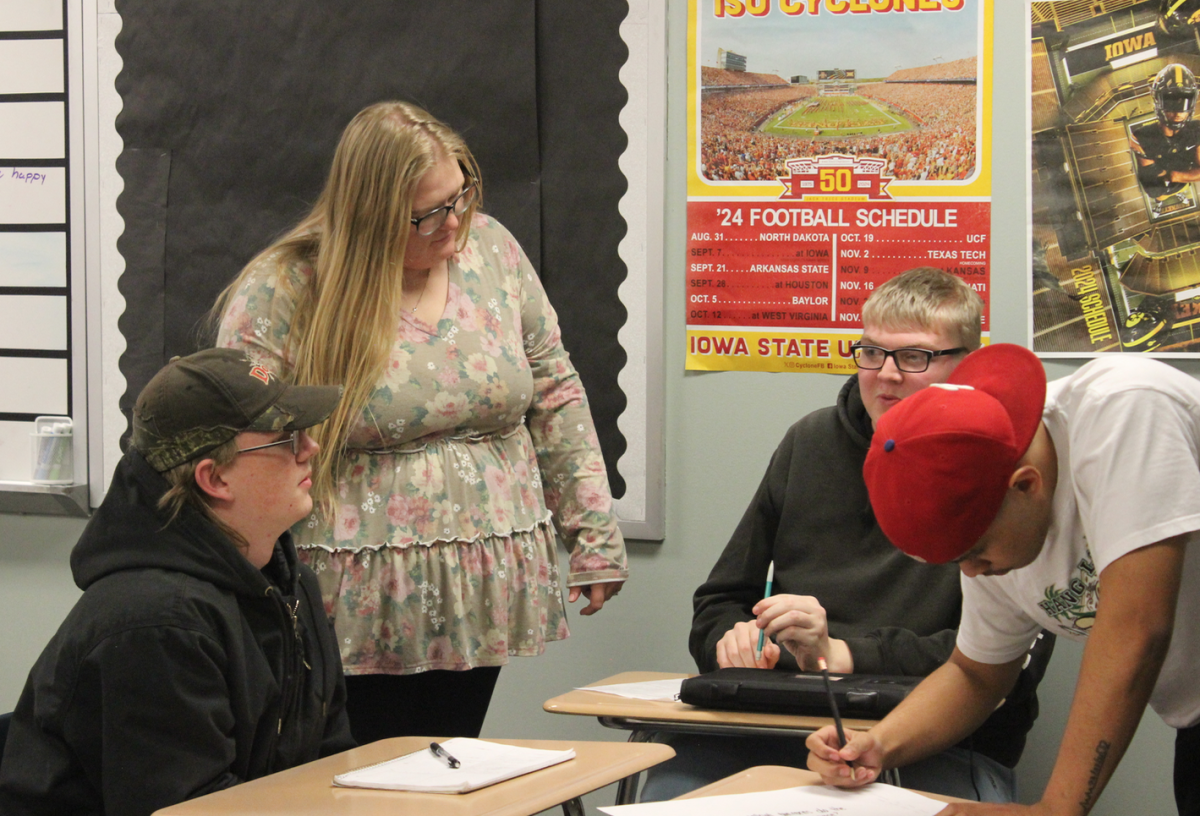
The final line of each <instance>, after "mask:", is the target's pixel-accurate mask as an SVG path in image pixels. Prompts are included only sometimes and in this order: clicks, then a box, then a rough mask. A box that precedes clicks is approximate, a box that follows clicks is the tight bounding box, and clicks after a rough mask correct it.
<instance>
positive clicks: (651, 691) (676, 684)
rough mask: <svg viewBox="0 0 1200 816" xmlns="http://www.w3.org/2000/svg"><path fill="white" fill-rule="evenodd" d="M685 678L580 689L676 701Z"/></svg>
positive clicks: (639, 698)
mask: <svg viewBox="0 0 1200 816" xmlns="http://www.w3.org/2000/svg"><path fill="white" fill-rule="evenodd" d="M682 685H683V678H682V677H677V678H675V679H673V680H647V681H646V682H644V683H613V684H612V685H608V686H586V687H583V686H581V687H579V689H577V690H579V691H599V692H603V693H604V694H615V695H617V696H618V697H628V698H630V699H632V700H666V701H667V702H674V701H675V700H678V699H679V689H680V687H681V686H682Z"/></svg>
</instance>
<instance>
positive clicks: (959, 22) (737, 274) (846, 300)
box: [686, 0, 992, 374]
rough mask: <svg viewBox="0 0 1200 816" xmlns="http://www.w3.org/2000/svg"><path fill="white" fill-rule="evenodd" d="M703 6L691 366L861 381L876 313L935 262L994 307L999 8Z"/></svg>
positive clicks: (971, 4)
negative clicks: (879, 299)
mask: <svg viewBox="0 0 1200 816" xmlns="http://www.w3.org/2000/svg"><path fill="white" fill-rule="evenodd" d="M690 14H691V17H690V21H689V30H688V46H689V49H688V58H689V66H688V67H689V70H688V168H687V178H688V249H687V251H688V256H687V340H686V342H687V367H688V368H689V369H698V370H743V371H790V372H821V373H830V374H845V373H850V372H853V371H854V370H855V367H854V361H853V356H852V352H851V349H850V346H851V344H852V343H853V342H854V341H855V340H857V339H858V337H859V336H860V334H861V332H862V322H861V315H862V304H863V302H864V301H865V300H866V299H867V298H868V297H869V296H870V294H871V292H872V291H874V289H875V288H877V287H878V286H879V285H881V284H882V283H884V282H886V281H887V280H889V279H890V278H892V277H894V276H895V275H897V274H899V273H900V272H903V271H905V270H906V269H911V268H913V267H917V266H934V267H937V268H940V269H945V270H947V271H948V272H950V273H952V274H955V275H959V276H961V277H962V278H963V279H964V280H965V281H967V282H968V283H969V284H970V285H971V286H972V287H974V288H975V290H976V291H977V292H979V294H980V296H981V297H982V298H983V300H984V303H985V304H987V303H988V302H989V299H990V292H989V285H990V277H989V275H990V254H991V197H990V196H991V159H990V148H991V142H990V140H991V131H992V128H991V118H990V117H991V99H990V87H991V25H992V7H991V0H691V5H690ZM985 315H986V312H985ZM985 321H986V317H985ZM988 329H989V327H988V325H987V323H986V322H985V325H984V332H985V336H986V334H987V332H988Z"/></svg>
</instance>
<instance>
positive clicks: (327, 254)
mask: <svg viewBox="0 0 1200 816" xmlns="http://www.w3.org/2000/svg"><path fill="white" fill-rule="evenodd" d="M443 157H449V158H451V159H454V160H455V161H457V162H458V163H459V166H460V167H461V168H462V171H463V175H465V176H466V177H467V180H468V182H472V181H473V182H475V184H476V191H477V195H476V197H475V201H474V202H473V203H472V205H471V206H470V207H469V208H468V209H467V211H466V212H465V213H464V214H463V216H462V217H461V218H460V219H459V226H458V230H457V233H456V234H455V244H456V247H457V248H458V249H459V250H461V249H462V248H463V247H464V246H465V245H466V240H467V233H468V232H469V230H470V225H471V219H472V218H473V216H474V214H475V212H476V210H477V209H478V207H479V202H480V200H481V199H482V197H483V190H482V186H481V184H480V179H479V168H478V166H477V165H476V163H475V158H474V157H473V156H472V155H471V151H470V150H469V149H468V148H467V146H466V144H465V143H464V142H463V140H462V138H461V137H459V135H458V134H457V133H455V132H454V131H453V130H451V129H450V128H449V127H448V126H446V125H445V124H443V123H442V122H440V121H438V120H437V119H435V118H434V117H433V116H432V115H431V114H429V113H428V112H427V111H424V110H422V109H421V108H419V107H417V106H416V105H412V104H409V103H407V102H379V103H376V104H374V105H371V106H370V107H368V108H365V109H363V110H362V111H360V112H359V113H358V115H356V116H355V117H354V119H353V120H351V122H350V124H349V125H347V126H346V129H345V130H344V131H343V132H342V137H341V140H340V141H339V142H338V146H337V151H336V152H335V153H334V155H333V166H332V167H331V168H330V170H329V179H328V180H327V181H326V183H325V189H324V190H323V191H322V192H321V195H320V197H319V198H318V199H317V203H316V204H315V205H314V206H313V208H312V211H311V212H310V213H309V214H308V215H307V216H306V217H305V218H304V219H303V220H301V221H300V223H299V224H297V225H296V226H295V227H293V228H292V229H291V230H290V231H289V232H287V233H286V234H285V235H284V236H283V237H282V238H280V239H279V240H277V241H275V243H273V244H272V245H271V246H269V247H267V248H266V249H265V250H263V251H262V252H261V253H259V254H258V256H256V257H255V258H254V259H253V260H251V261H250V263H248V264H247V265H246V267H245V268H244V269H243V270H242V271H241V273H239V275H238V276H237V278H236V279H235V280H234V281H233V283H231V284H230V285H229V286H228V287H227V288H226V289H225V290H224V291H223V292H222V293H221V295H220V296H219V297H218V298H217V303H216V306H215V307H214V312H213V315H214V318H215V319H216V320H220V318H221V316H222V315H224V313H225V311H226V309H227V308H228V306H229V304H230V303H231V301H232V300H233V297H234V296H235V295H236V293H237V292H238V291H240V290H241V289H242V287H243V286H244V285H245V283H246V280H247V278H248V277H249V276H250V275H251V274H252V270H253V269H254V268H255V266H256V265H257V264H258V263H259V262H260V261H261V260H262V259H263V258H264V257H265V256H267V255H270V254H271V253H276V252H278V253H280V254H281V256H282V258H281V262H283V263H286V262H287V261H288V260H289V257H290V258H292V259H302V260H307V261H308V262H310V263H311V264H312V265H313V268H314V274H313V276H312V281H311V283H310V285H309V287H308V289H307V290H306V291H305V292H304V293H303V294H302V295H301V297H300V298H299V300H298V302H297V304H296V313H295V315H294V317H293V319H292V326H291V329H290V331H291V337H290V339H289V341H288V342H289V345H290V350H291V352H292V354H293V355H294V361H293V370H292V379H293V381H294V382H295V383H297V384H299V385H344V386H345V393H344V395H343V397H342V400H341V402H340V403H338V407H337V409H335V410H334V412H333V414H332V415H331V416H330V417H329V419H328V420H327V421H326V422H325V423H324V424H323V425H320V426H317V427H316V428H310V429H309V434H310V435H311V436H312V437H313V438H314V439H316V440H317V441H318V442H319V443H320V444H321V447H322V448H323V449H324V450H323V455H322V456H319V457H317V459H316V462H315V463H314V470H313V489H312V493H313V497H314V498H315V499H316V503H317V505H318V506H319V507H320V508H321V509H322V510H323V511H324V512H325V513H326V515H329V513H330V512H331V511H332V509H333V505H334V499H335V496H336V476H335V474H337V472H338V470H339V467H340V464H341V462H342V460H343V458H344V456H345V445H346V440H347V438H348V437H349V434H350V429H351V428H352V427H353V425H354V424H355V422H356V421H357V420H358V418H359V417H360V416H361V415H362V412H363V410H364V408H366V405H367V402H368V401H369V399H370V397H371V393H372V392H373V391H374V389H375V386H376V384H377V383H378V382H379V379H380V377H381V376H382V374H383V371H384V366H385V365H386V363H387V359H388V356H389V354H390V351H391V348H392V345H393V343H395V340H396V328H397V323H398V321H399V318H400V298H401V293H402V287H403V283H404V274H403V270H404V252H405V249H406V248H407V246H408V236H409V230H410V228H411V226H412V225H411V223H410V219H411V218H412V205H413V197H414V195H415V194H416V189H417V185H418V184H419V183H420V181H421V178H422V177H423V176H424V175H425V173H427V172H428V171H429V170H430V168H432V167H433V166H434V165H435V164H437V163H438V162H439V161H441V160H442V159H443Z"/></svg>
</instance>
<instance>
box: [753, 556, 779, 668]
mask: <svg viewBox="0 0 1200 816" xmlns="http://www.w3.org/2000/svg"><path fill="white" fill-rule="evenodd" d="M774 580H775V562H774V561H771V565H770V566H769V567H767V588H766V589H764V590H763V597H764V598H770V597H771V584H772V583H773V582H774ZM766 641H767V630H766V629H759V630H758V652H757V654H755V656H754V661H755V662H756V663H757V662H758V661H759V660H762V652H763V646H764V645H766Z"/></svg>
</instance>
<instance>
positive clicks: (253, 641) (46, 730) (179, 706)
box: [0, 452, 354, 816]
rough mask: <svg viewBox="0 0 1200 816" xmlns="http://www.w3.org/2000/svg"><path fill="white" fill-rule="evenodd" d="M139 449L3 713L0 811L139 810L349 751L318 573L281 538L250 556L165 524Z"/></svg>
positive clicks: (193, 529)
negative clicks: (16, 696)
mask: <svg viewBox="0 0 1200 816" xmlns="http://www.w3.org/2000/svg"><path fill="white" fill-rule="evenodd" d="M166 489H167V483H166V482H165V480H164V479H163V478H162V477H161V476H159V474H157V473H155V472H154V470H153V469H151V468H150V467H149V465H147V464H146V462H145V460H144V459H143V458H142V457H141V455H140V454H138V453H137V452H130V453H128V454H126V455H125V457H124V458H123V459H122V460H121V463H120V464H119V465H118V467H117V470H116V473H115V474H114V476H113V481H112V486H111V487H110V488H109V492H108V495H107V496H106V497H105V499H104V502H103V504H102V505H101V507H100V508H99V509H98V510H97V511H96V513H95V515H94V516H93V517H92V519H91V521H90V522H89V523H88V526H87V528H86V529H85V530H84V533H83V536H82V537H81V538H80V540H79V543H78V544H77V545H76V546H75V549H74V551H73V552H72V555H71V567H72V571H73V574H74V576H75V582H76V584H78V585H79V587H80V588H81V589H83V590H84V594H83V597H81V598H80V599H79V601H78V603H77V604H76V605H75V607H74V609H72V610H71V612H70V614H69V615H68V616H67V618H66V620H65V621H64V622H63V624H62V626H61V627H60V628H59V630H58V633H57V634H56V635H55V636H54V638H53V640H51V642H50V644H49V645H48V646H47V647H46V649H45V651H44V652H43V653H42V655H41V657H40V658H39V659H38V661H37V663H36V664H35V665H34V667H33V670H32V671H31V672H30V675H29V680H28V682H27V683H26V685H25V689H24V691H23V692H22V694H21V699H20V702H19V703H18V704H17V708H16V711H15V712H14V714H13V720H12V725H11V730H10V732H9V735H8V744H7V745H6V747H5V751H4V762H3V765H0V813H4V814H5V816H22V815H23V814H62V813H72V814H108V815H109V816H126V814H149V813H152V812H153V811H155V810H158V809H160V808H163V807H166V806H168V805H171V804H175V803H177V802H180V801H183V800H185V799H190V798H193V797H196V796H199V795H201V794H205V793H209V792H212V791H215V790H220V789H222V788H227V787H230V786H232V785H236V784H238V783H239V782H243V781H246V780H249V779H254V778H256V777H260V776H264V775H266V774H269V773H273V772H275V771H281V770H284V769H285V768H290V767H293V766H295V765H299V764H301V763H303V762H308V761H310V760H313V759H317V758H318V757H320V756H325V755H327V754H330V753H335V752H338V751H342V750H345V749H348V748H351V747H353V745H354V742H353V740H352V739H351V737H350V729H349V725H348V723H347V720H346V715H345V695H346V692H345V681H344V680H343V679H342V668H341V661H340V659H339V656H338V650H337V646H336V642H335V640H334V636H333V631H332V628H331V627H330V624H329V621H328V619H327V618H326V616H325V612H324V608H323V605H322V602H321V594H320V590H319V588H318V586H317V582H316V577H315V576H314V575H313V573H312V571H311V570H309V569H308V568H307V567H305V566H303V565H301V564H300V563H299V562H298V561H297V560H296V551H295V548H294V547H293V546H292V543H291V538H290V536H289V534H287V533H285V534H284V536H283V537H282V538H281V539H280V540H279V542H278V544H277V545H276V547H275V552H274V554H273V556H272V561H271V563H269V564H268V565H267V566H266V567H265V568H264V569H263V570H258V569H255V568H254V566H253V565H252V564H251V563H250V562H249V561H247V560H246V558H245V557H244V556H243V555H242V554H241V553H240V552H239V551H238V550H237V549H236V547H235V546H234V544H233V543H232V542H231V541H230V540H229V539H228V538H227V537H226V536H225V535H224V534H223V533H221V532H220V530H218V529H217V527H216V526H215V525H213V524H212V523H211V522H210V521H209V520H208V519H207V518H205V517H204V516H203V515H202V514H200V513H198V512H196V511H194V510H191V509H185V510H184V511H183V512H182V513H180V515H179V517H178V518H177V519H176V520H175V521H173V522H172V523H171V524H170V525H166V523H165V522H166V520H165V518H164V516H163V514H162V513H160V512H159V511H158V510H157V509H156V507H155V505H156V502H157V501H158V498H159V497H160V496H161V495H162V494H163V492H164V491H165V490H166Z"/></svg>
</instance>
